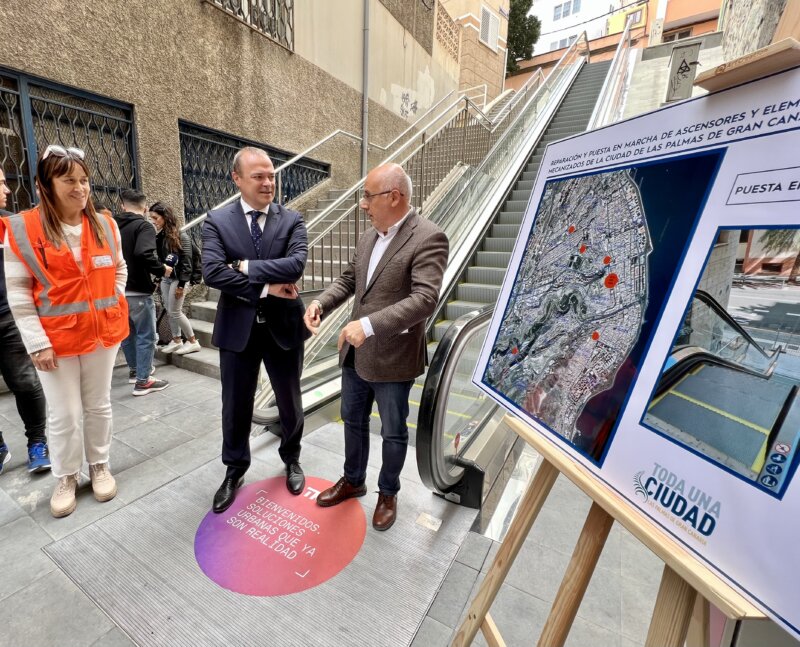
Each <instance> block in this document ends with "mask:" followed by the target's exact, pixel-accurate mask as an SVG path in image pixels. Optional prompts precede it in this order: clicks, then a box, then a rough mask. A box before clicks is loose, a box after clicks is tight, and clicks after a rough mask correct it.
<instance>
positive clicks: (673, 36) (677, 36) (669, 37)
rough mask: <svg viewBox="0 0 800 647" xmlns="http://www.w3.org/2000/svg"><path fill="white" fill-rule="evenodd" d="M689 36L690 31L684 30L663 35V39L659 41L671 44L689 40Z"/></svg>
mask: <svg viewBox="0 0 800 647" xmlns="http://www.w3.org/2000/svg"><path fill="white" fill-rule="evenodd" d="M691 35H692V30H691V29H685V30H684V31H673V32H672V33H669V34H665V35H664V37H663V38H662V39H661V41H662V42H664V43H672V42H674V41H676V40H682V39H684V38H689V37H690V36H691Z"/></svg>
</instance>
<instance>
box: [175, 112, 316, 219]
mask: <svg viewBox="0 0 800 647" xmlns="http://www.w3.org/2000/svg"><path fill="white" fill-rule="evenodd" d="M178 134H179V138H180V145H181V172H182V174H183V203H184V204H183V210H184V215H185V217H186V222H189V221H190V220H194V219H195V218H197V217H198V216H199V215H201V214H203V213H205V212H206V211H208V210H209V209H211V208H213V207H215V206H216V205H218V204H219V203H220V202H222V201H223V200H226V199H227V198H229V197H231V196H232V195H234V194H235V193H236V191H237V189H236V185H235V184H234V183H233V180H232V179H231V168H232V167H233V156H234V155H236V151H238V150H239V149H240V148H242V147H244V146H256V147H257V148H262V149H264V150H265V151H267V153H268V154H269V156H270V158H271V159H272V161H273V163H274V164H275V166H276V167H278V166H280V165H281V164H282V163H283V162H285V161H286V160H288V159H289V158H291V157H294V154H293V153H287V152H286V151H284V150H281V149H278V148H274V147H272V146H265V145H264V144H261V143H259V142H253V141H250V140H247V139H243V138H241V137H234V136H233V135H228V134H226V133H222V132H219V131H217V130H211V129H210V128H203V127H202V126H198V125H196V124H192V123H188V122H185V121H179V122H178ZM284 173H285V174H286V176H285V177H282V178H280V179H279V180H277V179H276V181H279V186H278V187H276V189H275V193H276V198H275V199H276V201H277V202H281V203H284V204H285V203H286V202H288V201H289V200H292V199H293V198H295V197H297V196H298V195H300V194H301V193H303V192H304V191H306V190H308V189H310V188H311V187H312V186H314V185H315V184H317V183H318V182H321V181H322V180H324V179H325V178H327V177H328V176H329V175H330V165H329V164H325V163H323V162H318V161H316V160H313V159H310V158H305V157H304V158H303V159H301V160H298V162H297V163H295V164H293V165H292V166H290V167H288V168H287V169H286V171H282V172H281V173H280V174H279V175H283V174H284ZM194 230H197V233H198V234H199V230H200V228H199V227H194V228H193V231H194Z"/></svg>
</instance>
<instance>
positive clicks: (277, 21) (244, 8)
mask: <svg viewBox="0 0 800 647" xmlns="http://www.w3.org/2000/svg"><path fill="white" fill-rule="evenodd" d="M205 1H206V2H207V3H208V4H210V5H212V6H214V7H217V8H219V9H222V10H223V11H224V12H225V13H227V14H230V15H231V16H233V17H234V18H236V19H237V20H239V21H240V22H243V23H244V24H245V25H247V26H248V27H250V28H251V29H254V30H255V31H257V32H259V33H261V34H263V35H264V36H267V37H268V38H270V39H272V40H274V41H275V42H276V43H278V44H279V45H282V46H283V47H285V48H286V49H288V50H290V51H293V50H294V0H205Z"/></svg>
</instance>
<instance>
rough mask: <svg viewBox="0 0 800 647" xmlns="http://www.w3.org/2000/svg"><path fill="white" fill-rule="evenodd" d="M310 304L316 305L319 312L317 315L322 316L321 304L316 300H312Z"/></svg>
mask: <svg viewBox="0 0 800 647" xmlns="http://www.w3.org/2000/svg"><path fill="white" fill-rule="evenodd" d="M311 303H312V304H313V303H316V304H317V309H318V310H319V314H320V316H322V304H321V303H320V302H319V300H318V299H314V300H313V301H312V302H311Z"/></svg>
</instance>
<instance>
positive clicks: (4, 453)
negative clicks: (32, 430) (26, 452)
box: [0, 443, 11, 474]
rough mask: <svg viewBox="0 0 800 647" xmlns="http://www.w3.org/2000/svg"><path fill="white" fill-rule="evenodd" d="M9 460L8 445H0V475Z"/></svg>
mask: <svg viewBox="0 0 800 647" xmlns="http://www.w3.org/2000/svg"><path fill="white" fill-rule="evenodd" d="M10 460H11V452H10V451H8V445H6V444H5V443H3V444H2V445H0V474H2V473H3V467H4V466H5V464H6V463H8V461H10Z"/></svg>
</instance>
